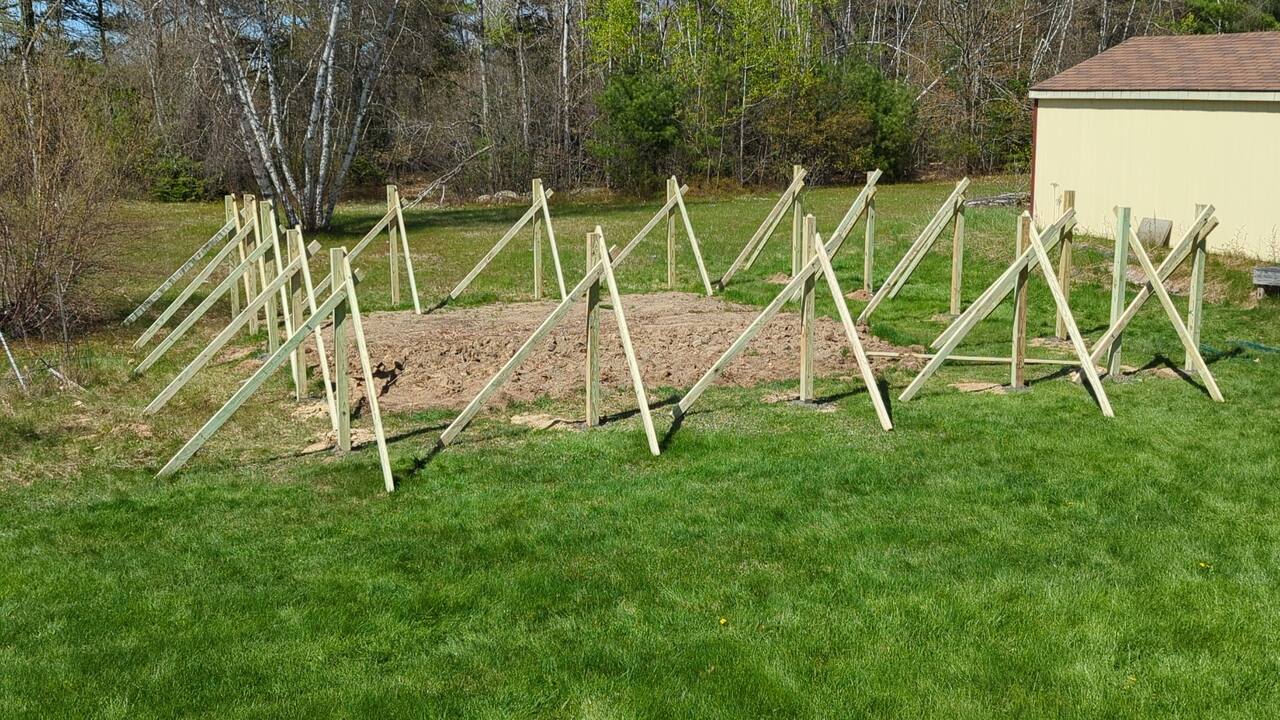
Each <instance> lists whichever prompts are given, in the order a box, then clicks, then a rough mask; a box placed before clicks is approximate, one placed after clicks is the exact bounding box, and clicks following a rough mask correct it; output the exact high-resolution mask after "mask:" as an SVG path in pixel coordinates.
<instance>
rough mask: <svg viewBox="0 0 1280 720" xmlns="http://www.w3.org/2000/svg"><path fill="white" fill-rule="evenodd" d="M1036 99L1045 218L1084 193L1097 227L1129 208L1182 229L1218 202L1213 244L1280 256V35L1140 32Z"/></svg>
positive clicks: (1037, 206) (1045, 86) (1037, 173)
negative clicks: (1067, 194)
mask: <svg viewBox="0 0 1280 720" xmlns="http://www.w3.org/2000/svg"><path fill="white" fill-rule="evenodd" d="M1031 98H1032V101H1033V105H1034V108H1035V110H1034V115H1033V117H1034V132H1033V138H1034V141H1033V145H1034V150H1033V161H1032V206H1033V208H1034V209H1033V214H1034V215H1035V217H1036V220H1037V222H1038V223H1041V224H1043V223H1046V222H1052V220H1053V217H1054V216H1055V214H1056V209H1057V203H1058V202H1059V199H1060V196H1061V193H1062V191H1063V190H1075V191H1076V213H1077V217H1078V220H1079V224H1080V227H1081V228H1082V229H1083V230H1084V231H1086V232H1088V233H1090V234H1095V235H1099V236H1102V237H1110V236H1112V235H1113V234H1114V226H1115V220H1114V215H1113V214H1112V208H1114V207H1115V206H1117V205H1127V206H1129V207H1130V208H1132V209H1133V217H1134V223H1135V224H1136V223H1137V222H1138V221H1139V220H1140V219H1142V218H1148V217H1150V218H1159V219H1165V220H1169V221H1171V222H1172V223H1173V236H1174V238H1177V237H1178V236H1179V234H1180V231H1181V230H1182V229H1184V228H1185V227H1186V226H1187V225H1189V224H1190V223H1191V222H1192V220H1193V219H1194V217H1195V206H1196V204H1197V203H1209V204H1212V205H1213V206H1214V207H1215V208H1216V209H1217V217H1218V219H1219V221H1220V222H1221V224H1220V225H1219V226H1218V229H1217V230H1215V231H1214V233H1213V234H1212V235H1210V236H1209V249H1210V251H1212V252H1234V253H1241V254H1245V255H1248V256H1250V257H1254V258H1259V259H1263V260H1267V261H1280V32H1255V33H1240V34H1236V35H1197V36H1175V37H1140V38H1133V39H1130V40H1128V41H1126V42H1124V43H1122V44H1120V45H1117V46H1116V47H1114V48H1111V49H1110V50H1107V51H1106V52H1103V53H1101V54H1099V55H1097V56H1095V57H1093V58H1091V59H1089V60H1086V61H1085V62H1083V63H1081V64H1079V65H1077V66H1075V67H1073V68H1071V69H1069V70H1067V71H1065V72H1063V73H1060V74H1058V75H1055V76H1054V77H1052V78H1049V79H1048V80H1046V81H1044V82H1042V83H1040V84H1038V85H1036V86H1035V87H1034V88H1032V90H1031Z"/></svg>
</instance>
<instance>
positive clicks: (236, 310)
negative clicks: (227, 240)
mask: <svg viewBox="0 0 1280 720" xmlns="http://www.w3.org/2000/svg"><path fill="white" fill-rule="evenodd" d="M238 212H239V211H238V210H236V196H235V195H226V196H223V198H222V216H223V224H226V223H234V224H235V225H239V223H238V222H236V216H237V214H238ZM237 229H238V228H237ZM239 314H240V286H239V285H238V284H236V285H232V286H231V317H235V316H237V315H239Z"/></svg>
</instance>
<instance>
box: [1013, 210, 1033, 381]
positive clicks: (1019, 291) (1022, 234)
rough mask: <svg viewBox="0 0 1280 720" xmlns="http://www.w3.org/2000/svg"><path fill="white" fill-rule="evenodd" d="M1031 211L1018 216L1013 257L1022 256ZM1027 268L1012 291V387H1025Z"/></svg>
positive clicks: (1022, 271) (1029, 227)
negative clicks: (1016, 237)
mask: <svg viewBox="0 0 1280 720" xmlns="http://www.w3.org/2000/svg"><path fill="white" fill-rule="evenodd" d="M1031 232H1032V230H1031V213H1028V212H1023V213H1022V215H1020V216H1018V239H1017V246H1016V248H1015V251H1014V253H1013V256H1014V257H1022V253H1023V252H1024V251H1026V249H1027V245H1028V243H1029V242H1030V240H1029V238H1030V237H1031ZM1029 275H1030V272H1029V270H1028V269H1027V268H1026V267H1025V266H1024V267H1023V268H1022V270H1021V271H1019V272H1018V279H1017V281H1016V282H1015V284H1014V286H1013V287H1014V291H1013V293H1014V294H1013V355H1012V362H1011V363H1010V365H1011V373H1010V378H1009V385H1010V386H1011V387H1013V388H1022V387H1026V384H1027V383H1026V359H1027V279H1028V277H1029Z"/></svg>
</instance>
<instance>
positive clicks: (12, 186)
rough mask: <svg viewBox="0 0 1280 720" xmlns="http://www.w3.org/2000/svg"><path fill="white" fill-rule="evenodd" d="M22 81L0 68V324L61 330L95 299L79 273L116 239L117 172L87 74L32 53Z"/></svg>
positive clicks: (95, 265) (25, 331) (20, 330)
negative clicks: (0, 113)
mask: <svg viewBox="0 0 1280 720" xmlns="http://www.w3.org/2000/svg"><path fill="white" fill-rule="evenodd" d="M28 78H29V79H28V82H29V87H24V85H25V83H24V82H23V79H22V78H20V77H13V76H12V75H8V76H4V77H0V106H3V107H5V108H10V109H12V111H13V112H12V114H11V117H10V121H7V122H4V123H0V330H3V331H4V332H5V333H6V334H8V335H12V336H17V337H24V336H27V335H31V334H39V335H47V334H51V333H52V334H54V335H57V336H61V337H62V338H64V339H65V338H66V337H67V336H68V334H69V333H70V331H71V330H72V329H73V328H74V327H75V326H76V325H77V324H79V323H80V322H81V321H82V320H84V319H85V318H86V317H88V316H89V315H90V314H91V313H92V312H93V311H94V309H95V306H94V302H93V298H92V297H91V296H90V295H89V294H88V292H87V289H86V280H87V279H89V278H90V277H91V276H92V275H93V273H94V272H95V271H97V270H99V269H101V267H102V266H103V262H104V259H105V258H106V257H108V256H109V254H110V249H111V245H112V244H113V242H114V240H115V234H114V229H113V223H112V219H111V213H110V211H111V197H112V196H111V193H112V190H113V182H114V180H115V178H116V172H115V170H114V168H113V167H112V165H111V161H110V160H109V159H108V157H107V155H106V153H103V152H102V147H103V145H104V139H103V136H102V130H101V127H102V123H101V122H98V120H99V119H100V118H97V117H95V116H94V114H93V113H94V104H93V103H92V102H91V101H88V100H86V98H87V97H92V96H94V94H95V93H99V92H100V90H101V89H100V88H99V87H98V86H97V85H96V84H95V83H96V81H95V79H94V78H93V77H92V76H91V75H86V74H85V73H83V72H80V71H78V70H77V69H76V68H75V66H74V65H72V64H68V63H67V62H66V61H65V60H63V59H62V58H59V57H56V56H51V57H50V58H49V59H45V60H37V61H35V62H33V64H32V67H31V68H30V70H29V76H28Z"/></svg>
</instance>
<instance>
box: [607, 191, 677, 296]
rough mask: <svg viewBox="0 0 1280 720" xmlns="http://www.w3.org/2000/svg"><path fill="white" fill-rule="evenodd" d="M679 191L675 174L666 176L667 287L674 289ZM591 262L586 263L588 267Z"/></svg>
mask: <svg viewBox="0 0 1280 720" xmlns="http://www.w3.org/2000/svg"><path fill="white" fill-rule="evenodd" d="M677 192H679V186H678V185H677V184H676V179H675V176H674V175H673V176H672V177H669V178H667V207H668V208H669V209H668V210H667V289H668V290H675V289H676V208H675V203H674V202H673V201H674V200H675V195H676V193H677ZM590 266H591V263H590V262H588V263H587V267H590Z"/></svg>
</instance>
